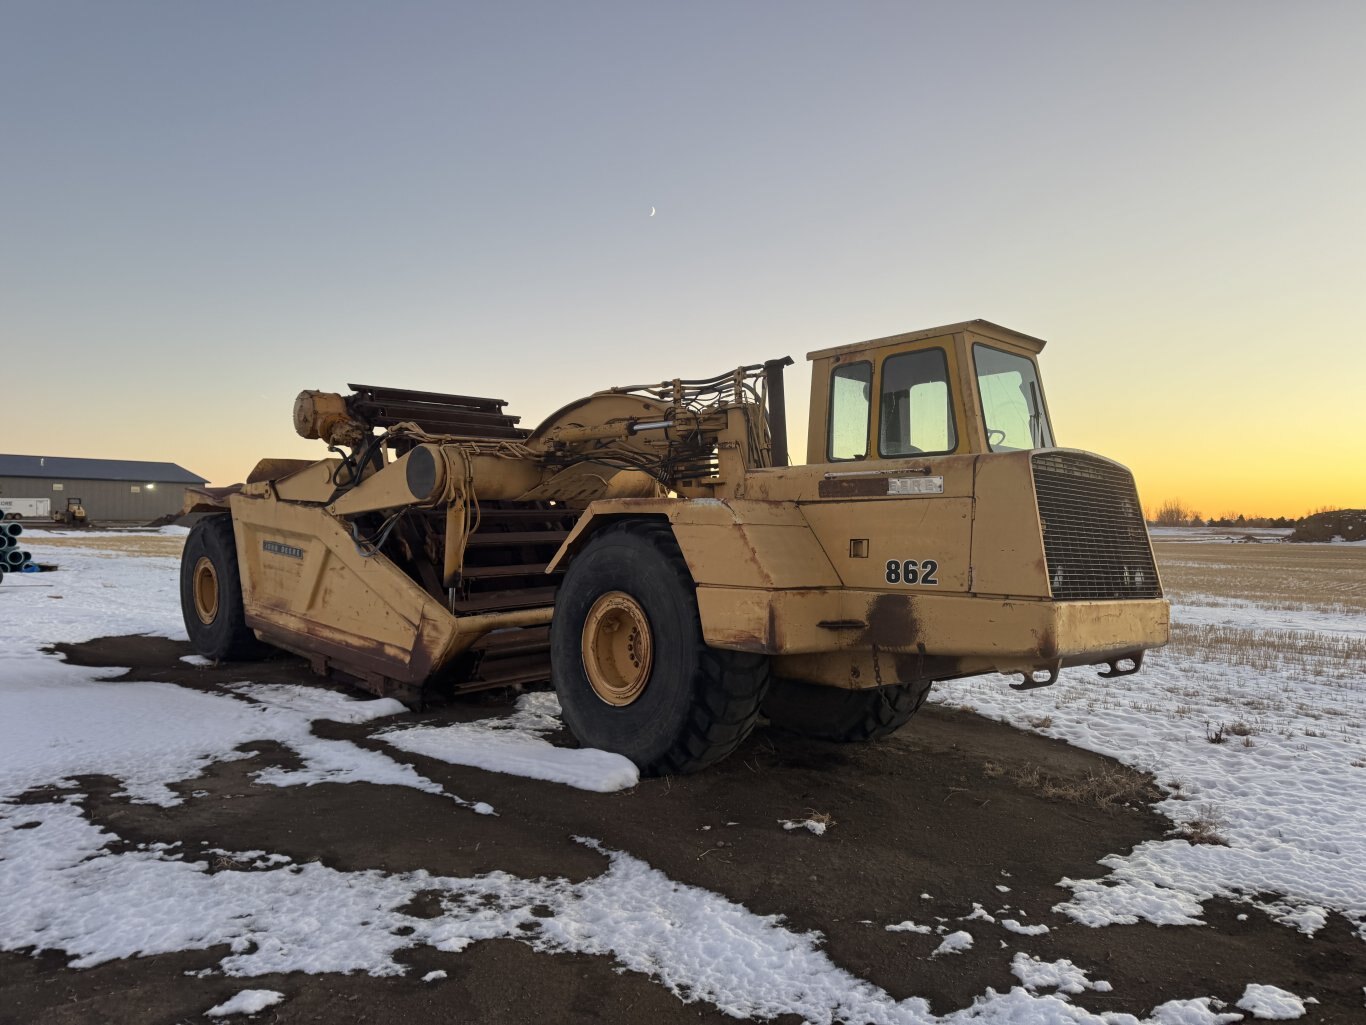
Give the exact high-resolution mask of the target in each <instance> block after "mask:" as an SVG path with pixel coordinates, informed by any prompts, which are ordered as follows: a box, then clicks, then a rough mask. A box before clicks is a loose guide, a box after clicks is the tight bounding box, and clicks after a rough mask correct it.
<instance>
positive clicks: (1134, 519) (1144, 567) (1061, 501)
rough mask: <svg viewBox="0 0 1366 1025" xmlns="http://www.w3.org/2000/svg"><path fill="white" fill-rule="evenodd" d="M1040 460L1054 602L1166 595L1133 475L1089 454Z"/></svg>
mask: <svg viewBox="0 0 1366 1025" xmlns="http://www.w3.org/2000/svg"><path fill="white" fill-rule="evenodd" d="M1032 461H1033V464H1034V494H1035V496H1036V497H1037V499H1038V503H1039V520H1040V524H1041V525H1042V527H1043V550H1044V555H1045V556H1046V558H1047V560H1048V583H1049V587H1050V589H1051V590H1052V594H1053V597H1054V599H1056V600H1058V601H1081V600H1087V599H1091V600H1109V599H1114V598H1160V597H1162V587H1161V585H1160V584H1159V583H1158V580H1157V568H1156V567H1155V566H1154V565H1153V550H1152V546H1151V545H1149V544H1148V531H1147V528H1146V527H1145V526H1144V525H1143V511H1142V509H1141V508H1140V507H1139V504H1138V489H1137V488H1135V487H1134V478H1133V475H1132V474H1131V473H1129V471H1128V470H1126V469H1124V467H1122V466H1117V465H1115V464H1114V463H1112V462H1110V461H1109V460H1106V459H1100V458H1098V457H1096V456H1091V455H1086V454H1085V453H1081V452H1056V451H1054V452H1041V453H1039V454H1038V455H1036V456H1034V457H1033V459H1032Z"/></svg>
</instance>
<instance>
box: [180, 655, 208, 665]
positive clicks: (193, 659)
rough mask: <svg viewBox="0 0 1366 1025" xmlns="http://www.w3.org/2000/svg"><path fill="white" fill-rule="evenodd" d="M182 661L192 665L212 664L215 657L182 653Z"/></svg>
mask: <svg viewBox="0 0 1366 1025" xmlns="http://www.w3.org/2000/svg"><path fill="white" fill-rule="evenodd" d="M180 661H182V662H184V663H185V664H186V665H190V666H211V665H213V664H214V663H213V659H211V658H205V657H204V656H203V655H181V656H180Z"/></svg>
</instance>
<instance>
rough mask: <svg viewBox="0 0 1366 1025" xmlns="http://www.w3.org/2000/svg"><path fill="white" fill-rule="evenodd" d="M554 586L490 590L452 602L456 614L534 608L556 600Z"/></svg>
mask: <svg viewBox="0 0 1366 1025" xmlns="http://www.w3.org/2000/svg"><path fill="white" fill-rule="evenodd" d="M556 590H557V588H554V587H529V588H524V589H517V590H507V591H490V592H489V593H488V594H472V595H470V596H469V597H468V598H460V599H457V600H456V601H455V602H453V603H452V611H454V612H455V613H456V615H460V614H462V613H473V612H497V611H500V610H502V609H533V608H538V607H540V606H542V605H549V604H551V603H552V602H554V600H555V591H556Z"/></svg>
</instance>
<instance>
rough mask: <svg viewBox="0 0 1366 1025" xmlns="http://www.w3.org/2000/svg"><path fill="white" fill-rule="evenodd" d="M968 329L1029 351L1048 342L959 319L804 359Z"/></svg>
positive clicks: (996, 326) (822, 357)
mask: <svg viewBox="0 0 1366 1025" xmlns="http://www.w3.org/2000/svg"><path fill="white" fill-rule="evenodd" d="M968 331H970V332H972V333H973V334H975V335H980V336H981V337H983V338H993V339H996V340H998V341H1003V342H1014V343H1015V344H1017V345H1020V346H1023V347H1024V348H1026V349H1028V350H1029V351H1030V352H1039V351H1041V350H1042V349H1043V347H1044V346H1045V345H1047V344H1048V343H1047V342H1045V341H1044V340H1043V339H1042V338H1035V337H1034V336H1033V335H1027V334H1024V333H1023V332H1021V331H1012V330H1011V329H1010V328H1008V327H1002V326H1001V325H1000V324H993V323H992V322H991V321H989V320H962V321H959V322H958V323H957V324H945V325H944V326H943V327H929V328H925V329H924V330H923V331H907V332H906V333H905V334H900V335H888V336H887V337H885V338H873V339H870V340H869V341H866V342H853V343H852V344H849V345H837V346H835V347H833V348H830V349H817V350H816V351H815V352H808V353H807V354H806V358H807V359H809V360H814V359H824V358H825V357H826V356H841V355H843V354H844V353H846V352H862V351H863V350H865V349H880V348H882V347H883V346H887V345H901V344H903V343H905V342H917V341H920V340H921V339H922V338H937V337H939V336H940V335H952V334H958V333H959V332H968Z"/></svg>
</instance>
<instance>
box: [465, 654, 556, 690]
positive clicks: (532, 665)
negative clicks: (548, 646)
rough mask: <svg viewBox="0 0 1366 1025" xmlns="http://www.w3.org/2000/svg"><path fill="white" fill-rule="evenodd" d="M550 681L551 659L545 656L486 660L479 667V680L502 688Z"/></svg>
mask: <svg viewBox="0 0 1366 1025" xmlns="http://www.w3.org/2000/svg"><path fill="white" fill-rule="evenodd" d="M549 679H550V659H548V658H546V657H545V655H544V654H539V655H525V656H522V657H519V658H499V659H486V660H485V661H483V662H481V663H480V665H479V680H480V682H482V683H486V684H489V685H496V686H500V687H505V686H511V685H512V684H514V683H542V682H547V681H549Z"/></svg>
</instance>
